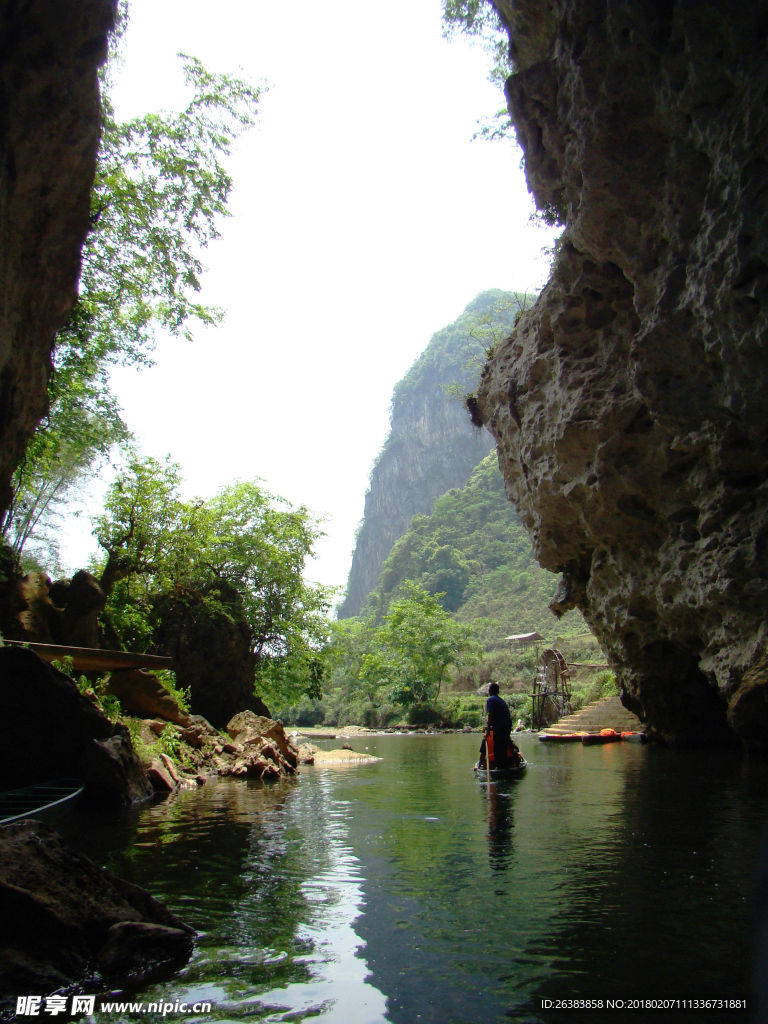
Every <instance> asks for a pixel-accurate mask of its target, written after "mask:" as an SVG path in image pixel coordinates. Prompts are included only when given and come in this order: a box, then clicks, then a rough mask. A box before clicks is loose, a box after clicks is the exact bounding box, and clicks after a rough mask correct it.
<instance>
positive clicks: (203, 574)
mask: <svg viewBox="0 0 768 1024" xmlns="http://www.w3.org/2000/svg"><path fill="white" fill-rule="evenodd" d="M179 488H180V476H179V470H178V466H176V465H175V464H173V463H171V462H166V463H165V464H164V465H163V464H161V463H158V462H157V461H156V460H154V459H149V458H143V459H142V458H138V457H136V458H134V459H133V460H132V461H131V463H130V465H129V466H128V467H127V469H126V470H125V472H123V473H121V474H119V475H118V477H117V479H116V480H115V482H114V483H113V485H112V487H111V488H110V491H109V493H108V496H107V501H106V507H105V511H104V514H103V515H102V516H101V517H100V518H99V519H98V521H97V522H96V530H95V534H96V537H97V539H98V541H99V544H100V545H101V547H102V548H103V550H104V552H105V558H104V559H103V560H102V564H101V566H100V568H101V581H102V585H103V587H104V588H105V589H106V590H107V591H108V592H109V600H108V603H107V608H106V613H107V616H108V617H109V619H110V622H111V625H112V627H113V628H114V630H115V632H116V634H117V636H118V637H119V638H120V640H121V641H122V642H123V643H124V644H126V646H128V647H132V648H133V649H139V650H146V649H147V648H148V647H152V646H153V645H154V644H155V642H156V638H157V635H158V630H159V631H160V632H162V626H163V623H162V622H159V621H158V616H162V614H163V613H162V609H167V608H168V607H169V600H168V599H169V598H170V599H175V598H177V597H178V599H179V600H183V599H185V597H184V595H186V596H187V597H190V595H195V600H201V601H202V603H203V605H204V607H205V608H207V610H208V612H210V613H211V615H223V616H224V617H226V618H229V619H231V618H232V616H233V615H234V616H236V617H237V619H238V622H240V623H241V624H242V626H243V627H244V629H245V631H246V633H245V638H246V641H247V644H248V649H249V653H250V656H251V658H252V662H253V666H254V679H255V680H256V682H257V686H258V689H259V692H260V693H261V694H262V695H263V696H264V697H265V698H266V699H269V698H272V697H275V698H277V699H280V700H293V699H296V698H298V697H300V696H301V695H302V694H304V693H309V694H310V695H313V696H320V694H321V682H322V677H323V674H324V647H325V645H326V644H327V642H328V639H329V636H330V632H331V623H330V619H329V618H328V611H329V608H330V603H331V600H332V597H333V594H334V591H333V589H332V588H328V587H322V586H317V585H313V584H310V583H308V582H307V581H306V579H305V578H304V571H305V566H306V561H307V559H308V558H309V557H310V556H311V555H312V552H313V548H314V544H315V542H316V541H317V539H318V538H319V537H320V536H322V533H321V530H320V522H319V521H318V520H317V519H315V518H314V517H313V516H312V515H311V513H310V512H309V511H308V510H307V509H306V508H305V507H304V506H299V507H298V508H293V507H291V506H290V505H289V504H288V503H287V502H285V501H284V500H283V499H280V498H276V497H274V496H273V495H271V494H269V493H267V492H266V491H264V490H262V489H261V488H260V487H259V486H258V485H257V484H256V483H253V482H247V481H240V482H237V483H234V484H232V485H230V486H228V487H224V488H222V489H221V490H220V491H219V493H218V494H217V495H215V496H214V497H213V498H211V499H210V500H208V501H201V500H199V499H196V500H193V501H184V500H182V499H181V497H180V493H179ZM171 603H172V602H171ZM158 609H161V611H158Z"/></svg>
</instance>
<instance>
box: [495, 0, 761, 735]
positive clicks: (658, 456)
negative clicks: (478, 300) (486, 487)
mask: <svg viewBox="0 0 768 1024" xmlns="http://www.w3.org/2000/svg"><path fill="white" fill-rule="evenodd" d="M497 7H498V9H499V11H500V12H501V14H502V16H503V18H504V19H505V20H506V22H507V24H508V25H509V27H510V36H511V39H512V52H513V57H514V59H515V61H516V67H517V71H516V73H515V74H514V75H513V76H512V77H511V78H510V79H509V81H508V83H507V96H508V99H509V105H510V110H511V112H512V116H513V119H514V123H515V125H516V130H517V134H518V139H519V141H520V144H521V146H522V148H523V150H524V154H525V167H526V174H527V178H528V183H529V186H530V188H531V191H532V192H533V194H534V197H535V199H536V202H537V205H538V206H539V208H541V209H544V210H547V211H548V212H549V213H550V214H551V215H553V216H558V217H559V218H560V219H561V221H563V222H564V223H565V224H566V231H565V236H564V240H563V242H562V244H561V248H560V252H559V254H558V256H557V258H556V260H555V263H554V267H553V271H552V277H551V280H550V282H549V284H548V285H547V287H546V289H545V290H544V292H543V293H542V295H541V297H540V299H539V300H538V302H537V304H536V306H535V307H534V309H533V310H532V311H530V312H528V313H526V314H524V315H523V317H522V318H521V320H520V322H519V324H518V326H517V328H516V330H515V331H514V332H513V334H512V336H511V337H510V338H509V340H508V341H507V342H506V343H504V344H502V345H497V347H496V349H495V351H494V353H493V356H492V358H491V359H490V361H489V362H488V365H487V367H486V369H485V371H484V374H483V377H482V380H481V383H480V386H479V390H478V396H477V410H478V412H479V415H480V417H481V418H482V421H483V422H484V423H485V424H486V426H487V427H488V428H489V429H490V430H491V432H492V433H493V435H494V437H495V438H496V440H497V442H498V453H499V464H500V467H501V470H502V473H503V475H504V477H505V480H506V486H507V491H508V494H509V497H510V498H511V500H512V501H513V502H514V503H515V505H516V506H517V509H518V511H519V513H520V515H521V518H522V521H523V523H524V525H525V526H526V528H527V529H528V531H529V532H530V535H531V537H532V540H533V543H534V548H535V552H536V555H537V557H538V559H539V561H540V563H541V564H542V565H543V566H544V567H545V568H547V569H551V570H553V571H560V572H562V574H563V575H562V582H561V587H560V592H559V595H558V597H557V598H556V599H555V602H554V605H553V609H554V611H555V612H556V613H558V614H559V613H561V612H563V611H564V610H566V609H569V608H572V607H574V606H578V607H579V608H580V609H581V610H582V612H583V613H584V616H585V618H586V619H587V621H588V623H589V624H590V627H591V628H592V630H593V631H594V632H595V634H596V635H597V636H598V638H599V640H600V642H601V645H602V646H603V648H604V650H605V651H606V652H607V654H608V656H609V659H610V661H611V664H612V666H613V667H614V669H615V671H616V673H617V676H618V678H619V679H620V681H621V683H622V685H623V687H624V702H625V704H626V705H627V706H628V707H629V708H630V709H631V710H633V711H634V712H636V713H637V714H638V715H639V717H641V718H642V719H643V720H644V721H645V722H646V723H647V724H648V726H649V729H651V730H652V731H653V732H654V733H655V734H656V735H657V736H660V737H663V738H665V739H668V740H673V741H680V742H700V741H723V742H727V741H729V739H732V738H733V737H734V736H735V735H736V734H738V735H740V736H741V737H742V738H743V739H744V740H745V742H747V743H748V744H749V745H750V746H763V747H765V746H767V745H768V714H767V713H766V710H765V707H766V694H767V693H768V689H767V688H768V670H767V669H766V657H765V649H766V620H767V615H766V613H767V612H768V507H767V503H766V488H767V483H766V481H767V480H768V444H767V443H766V442H767V441H768V402H766V398H765V395H766V384H767V383H768V380H767V379H766V378H767V377H768V360H767V359H766V341H765V340H766V327H767V326H768V324H767V322H766V313H767V311H768V251H766V238H767V237H768V232H767V231H766V221H767V218H768V144H767V143H768V102H766V100H767V99H768V96H767V93H768V63H767V62H766V60H765V46H766V38H768V10H766V8H765V5H763V4H753V3H750V2H746V0H737V2H735V3H732V4H729V5H723V4H719V3H715V2H711V0H702V2H701V3H696V4H688V3H684V2H681V0H669V2H667V3H663V4H648V3H645V2H643V0H615V2H611V3H610V4H608V3H605V2H597V0H497ZM729 706H730V719H729V717H728V716H729Z"/></svg>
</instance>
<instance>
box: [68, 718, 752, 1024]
mask: <svg viewBox="0 0 768 1024" xmlns="http://www.w3.org/2000/svg"><path fill="white" fill-rule="evenodd" d="M478 739H479V738H478V736H476V735H448V736H440V735H436V736H431V735H417V736H370V737H368V736H366V737H360V738H356V739H355V740H353V745H354V746H355V749H365V748H369V752H370V753H372V754H376V755H378V756H380V757H381V758H382V759H383V760H382V761H380V762H378V763H376V764H372V765H359V766H344V767H338V768H330V767H329V768H324V769H319V768H306V769H303V770H302V774H301V776H300V778H299V779H298V780H295V779H285V780H281V781H280V782H279V783H276V784H273V785H262V784H261V783H257V782H252V783H246V782H239V781H233V780H220V781H216V780H212V781H211V783H210V784H208V785H206V786H204V787H203V788H201V789H199V790H197V791H182V792H179V793H177V794H175V795H173V796H171V797H169V798H168V799H166V800H160V801H158V802H156V803H153V804H151V805H150V806H146V807H142V808H138V809H134V810H133V811H130V812H126V813H125V814H123V815H121V816H119V817H116V818H111V817H107V818H105V817H97V816H95V815H87V814H86V813H85V812H78V813H77V815H75V816H72V817H71V818H70V819H69V821H68V823H67V824H66V825H63V826H62V828H61V831H62V832H63V833H64V834H65V835H67V836H68V838H70V839H71V840H72V841H74V842H75V843H76V845H78V846H79V847H80V848H81V849H82V850H84V852H86V853H87V854H88V855H89V856H91V857H92V858H93V859H94V860H96V861H97V862H98V863H101V864H103V865H105V866H106V867H109V868H110V869H111V870H113V871H115V872H116V873H117V874H118V875H120V876H122V877H123V878H126V879H128V880H129V881H132V882H136V883H137V884H139V885H142V886H144V887H145V888H147V889H148V890H149V891H150V892H151V893H152V894H153V895H155V896H157V897H158V898H160V899H162V900H165V901H166V902H167V903H168V904H169V906H170V907H171V909H173V910H174V911H175V912H176V913H177V914H178V915H179V916H180V917H182V918H183V919H184V920H185V921H186V922H188V923H189V924H191V925H192V926H193V927H194V928H195V929H197V931H198V932H199V938H198V942H197V944H196V949H195V954H194V956H193V958H192V960H191V961H190V963H189V965H188V966H187V967H186V968H185V969H184V970H183V971H181V972H180V973H179V974H178V975H177V976H176V977H174V978H172V979H171V980H169V981H166V982H164V983H162V984H158V985H155V986H152V987H151V988H149V989H148V990H147V991H146V992H143V993H140V994H138V995H137V996H136V998H137V999H145V1000H153V1001H156V1000H160V999H162V1000H165V1001H167V1000H170V1001H172V1002H175V1001H176V1000H185V1001H187V1002H189V1003H193V1002H195V1001H202V1000H207V1001H210V1002H211V1004H212V1007H211V1010H210V1012H205V1013H201V1014H197V1015H194V1014H192V1015H191V1014H187V1015H186V1016H185V1017H184V1020H186V1021H190V1022H191V1021H209V1020H210V1021H213V1020H216V1021H241V1020H249V1021H264V1022H269V1024H277V1022H288V1021H290V1022H292V1024H294V1022H299V1021H303V1020H305V1019H313V1020H314V1019H317V1020H318V1021H319V1022H321V1024H379V1022H384V1021H391V1022H394V1024H499V1022H504V1024H509V1022H510V1021H512V1022H519V1024H534V1022H543V1024H550V1022H552V1024H554V1022H570V1021H577V1020H578V1021H584V1022H586V1021H589V1022H593V1021H598V1022H599V1021H603V1020H606V1021H608V1020H611V1021H614V1022H618V1021H624V1022H627V1021H634V1020H641V1019H642V1020H648V1021H650V1020H654V1021H659V1020H666V1019H671V1018H670V1017H668V1015H667V1014H666V1013H663V1012H659V1011H656V1012H652V1013H651V1012H649V1011H645V1012H643V1013H636V1012H635V1011H633V1010H631V1009H629V1008H628V1007H625V1008H624V1010H623V1011H622V1012H617V1011H616V1010H615V1009H611V1010H609V1009H608V1008H607V1006H606V1004H605V1001H606V1000H608V999H613V1000H621V999H623V1000H630V999H633V998H643V999H661V998H665V999H669V998H675V999H702V998H709V999H712V998H717V999H743V998H745V997H747V996H748V995H749V990H750V959H751V949H750V931H751V923H750V907H749V900H750V897H751V892H752V882H753V876H754V871H755V862H756V858H757V853H758V848H759V845H760V838H761V834H762V830H763V826H764V821H765V818H766V812H767V811H768V785H766V783H767V782H768V765H766V764H765V763H764V762H760V761H755V762H752V761H748V760H746V759H744V758H743V757H742V756H741V755H740V754H739V753H738V752H734V751H721V750H719V751H718V750H716V751H690V750H687V751H686V750H674V749H669V748H664V747H656V746H647V747H643V746H639V745H634V744H624V743H616V744H608V745H605V746H598V747H586V748H583V747H582V746H581V745H580V744H567V745H559V746H550V745H544V744H541V743H539V742H537V740H536V738H535V737H533V736H527V735H526V736H523V737H522V738H521V741H520V745H521V748H522V750H523V753H524V755H525V757H526V758H527V759H528V760H529V762H530V767H529V769H528V771H527V773H526V775H525V776H524V777H523V778H522V779H520V780H517V781H511V782H506V783H501V784H491V785H490V786H488V785H487V784H484V783H481V782H479V781H478V780H477V779H475V778H474V777H473V775H472V773H471V771H470V767H471V765H472V763H473V760H474V759H475V757H476V752H477V746H478ZM323 745H324V746H326V747H329V746H333V745H334V744H333V743H327V742H326V743H325V744H323ZM336 745H338V744H336ZM564 998H566V999H567V998H582V999H593V1000H603V1001H604V1005H603V1008H602V1009H600V1008H597V1009H594V1010H591V1011H580V1012H577V1011H570V1012H568V1011H562V1010H560V1011H555V1010H551V1009H547V1008H546V1007H545V1008H543V1009H542V1000H547V999H550V1000H557V999H564ZM121 1019H125V1020H129V1019H133V1018H132V1017H130V1015H125V1016H124V1017H123V1018H121ZM136 1019H137V1020H144V1021H146V1020H147V1019H148V1018H147V1017H146V1016H144V1017H136ZM177 1019H178V1018H177ZM674 1019H675V1020H678V1021H679V1020H683V1019H685V1020H690V1021H694V1020H695V1021H698V1020H706V1021H708V1022H711V1024H716V1022H721V1021H723V1022H726V1021H736V1020H739V1021H746V1020H747V1019H748V1018H747V1015H746V1014H744V1013H742V1012H740V1011H738V1010H734V1009H729V1008H724V1009H712V1010H708V1011H706V1012H702V1013H701V1014H697V1013H695V1012H688V1013H685V1014H681V1013H675V1014H674Z"/></svg>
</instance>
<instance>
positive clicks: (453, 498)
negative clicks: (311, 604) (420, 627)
mask: <svg viewBox="0 0 768 1024" xmlns="http://www.w3.org/2000/svg"><path fill="white" fill-rule="evenodd" d="M404 580H414V581H417V582H419V583H421V584H422V585H423V586H424V587H425V588H426V589H427V590H428V591H429V592H430V593H439V592H444V593H445V597H444V598H443V599H442V603H443V606H444V607H445V609H446V610H447V611H450V612H453V613H454V614H455V617H456V618H457V619H460V620H461V621H469V620H470V619H475V618H479V617H490V618H493V619H497V620H498V621H499V623H500V624H501V626H502V627H503V629H504V631H505V632H506V633H523V632H527V631H529V630H534V629H537V630H539V632H541V633H542V634H543V635H544V636H552V635H554V634H555V633H557V634H559V635H560V636H566V635H574V634H578V633H584V632H586V625H585V623H584V620H583V619H582V617H581V615H580V614H579V613H578V612H570V613H568V615H566V616H565V617H564V618H563V619H561V620H560V621H559V622H558V621H557V620H556V619H555V618H554V617H553V615H552V613H551V612H550V611H549V608H548V605H549V602H550V601H551V599H552V597H553V595H554V593H555V590H556V588H557V576H556V575H555V574H554V573H551V572H547V571H546V570H545V569H542V568H541V567H540V566H539V565H538V564H537V563H536V561H535V559H534V556H533V549H532V547H531V542H530V540H529V538H528V534H527V533H526V532H525V529H524V528H523V526H522V525H521V523H520V519H519V517H518V515H517V514H516V512H515V511H514V509H513V507H512V505H511V504H510V502H509V501H508V499H507V497H506V495H505V493H504V485H503V481H502V477H501V473H500V472H499V469H498V465H497V462H496V455H495V454H492V455H489V456H488V457H487V458H485V459H483V461H482V462H481V463H480V464H479V465H478V467H477V468H476V469H475V471H474V472H473V474H472V476H471V478H470V480H469V482H468V483H467V485H466V486H465V487H462V488H457V489H455V490H452V491H448V493H447V494H444V495H443V496H442V497H440V498H438V499H437V501H436V502H435V509H434V512H433V514H432V515H431V516H414V518H413V520H412V521H411V525H410V527H409V529H408V530H407V532H406V533H405V534H404V536H402V537H401V538H400V540H399V541H397V543H396V544H395V546H394V547H393V549H392V552H391V554H390V555H389V558H387V560H386V562H385V563H384V569H383V571H382V574H381V577H380V581H379V585H378V587H377V588H376V590H375V591H374V592H373V593H372V594H371V596H370V597H369V599H368V605H367V609H366V610H367V611H368V612H372V613H374V614H375V615H376V616H377V617H379V616H382V615H384V614H386V611H387V609H388V607H389V604H390V602H391V600H392V597H393V595H395V594H396V593H397V592H398V588H399V587H400V585H401V583H402V582H403V581H404Z"/></svg>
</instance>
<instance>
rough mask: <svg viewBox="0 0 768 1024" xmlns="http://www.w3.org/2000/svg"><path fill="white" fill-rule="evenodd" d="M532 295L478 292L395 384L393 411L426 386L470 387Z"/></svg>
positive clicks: (500, 291) (431, 340)
mask: <svg viewBox="0 0 768 1024" xmlns="http://www.w3.org/2000/svg"><path fill="white" fill-rule="evenodd" d="M535 298H536V296H535V295H528V294H523V293H522V292H507V291H503V290H502V289H501V288H489V289H488V290H487V291H484V292H480V294H479V295H477V296H476V297H475V298H474V299H473V300H472V301H471V302H470V303H469V304H468V305H467V307H466V308H465V310H464V312H463V313H462V314H461V316H460V317H458V318H457V319H456V320H455V321H454V323H452V324H449V325H448V326H447V327H443V328H442V329H441V330H439V331H436V332H435V333H434V334H433V335H432V338H431V339H430V342H429V344H428V345H427V347H426V348H425V349H424V351H423V352H422V353H421V355H420V356H419V357H418V358H417V359H416V360H415V362H414V363H413V365H412V366H411V368H410V369H409V370H408V372H407V373H406V374H405V376H404V377H403V378H402V380H400V381H398V383H397V384H395V387H394V390H393V392H392V407H393V409H395V408H396V407H397V405H398V403H399V402H401V401H402V399H404V398H405V397H406V396H407V395H409V394H410V393H411V392H414V391H418V390H419V389H420V388H424V387H425V386H426V387H429V386H434V387H438V386H445V385H446V384H448V385H450V384H452V383H458V384H459V386H460V387H466V388H473V387H474V386H475V385H476V383H477V377H478V374H479V372H480V369H481V367H482V365H483V363H484V362H485V355H486V351H487V349H488V348H490V346H491V345H493V344H494V343H495V342H496V341H498V340H499V338H502V337H506V336H507V335H508V334H509V333H510V332H511V330H512V328H513V327H514V325H515V320H516V318H517V316H518V315H519V313H520V312H522V311H523V310H525V309H527V308H528V307H529V306H531V305H532V304H533V302H534V300H535Z"/></svg>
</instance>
